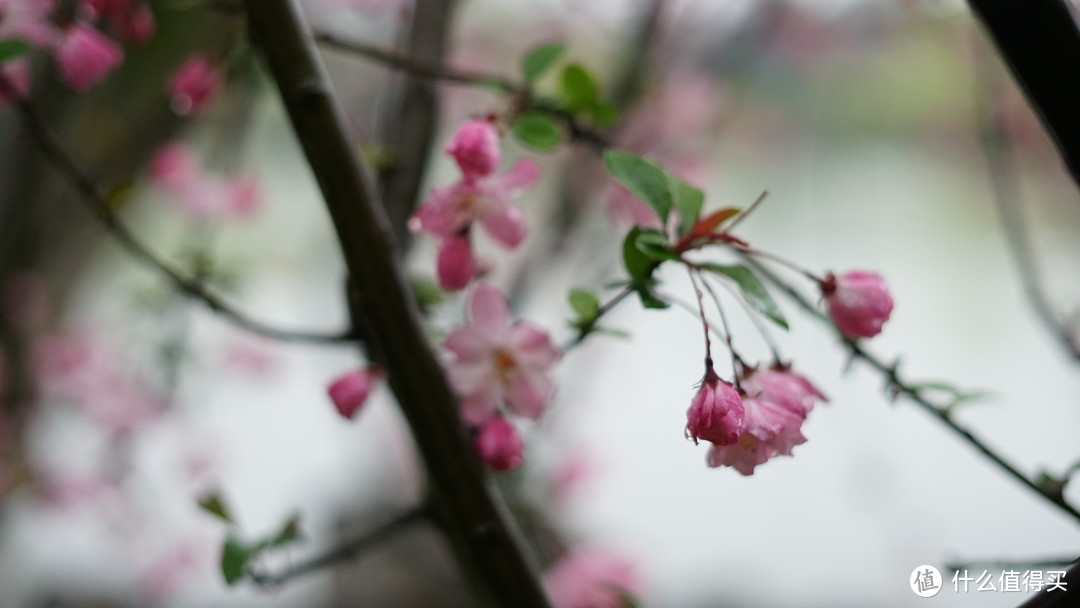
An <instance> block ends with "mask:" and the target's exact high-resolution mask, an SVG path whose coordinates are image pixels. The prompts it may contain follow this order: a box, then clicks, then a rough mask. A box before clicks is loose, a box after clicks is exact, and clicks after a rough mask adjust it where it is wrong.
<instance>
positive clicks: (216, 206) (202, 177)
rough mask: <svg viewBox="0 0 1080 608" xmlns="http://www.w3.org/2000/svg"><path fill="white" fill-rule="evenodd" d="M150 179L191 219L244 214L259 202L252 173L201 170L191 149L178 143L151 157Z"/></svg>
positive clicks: (163, 148) (236, 216)
mask: <svg viewBox="0 0 1080 608" xmlns="http://www.w3.org/2000/svg"><path fill="white" fill-rule="evenodd" d="M150 178H151V179H152V180H153V181H154V182H155V183H157V184H158V185H159V186H161V188H162V189H163V190H164V191H165V192H167V193H168V194H169V195H170V196H171V198H172V200H173V201H175V202H176V204H177V206H178V207H179V208H180V209H181V210H182V211H183V212H185V213H186V214H188V215H189V216H191V217H192V218H194V219H199V220H212V219H224V218H238V217H247V216H250V215H251V214H253V213H254V212H255V211H256V210H257V209H258V206H259V204H260V202H261V192H260V187H259V183H258V181H257V180H256V179H255V178H254V177H253V176H251V175H236V176H233V177H227V178H223V177H218V176H215V175H209V174H207V173H204V172H203V170H202V169H201V168H200V167H199V164H198V161H197V160H196V159H195V156H194V155H193V154H192V153H191V151H190V150H189V149H188V148H187V147H186V146H184V145H183V144H180V143H175V142H174V143H170V144H166V145H164V146H162V147H161V148H159V149H158V151H157V152H156V153H155V154H154V157H153V158H152V159H151V160H150Z"/></svg>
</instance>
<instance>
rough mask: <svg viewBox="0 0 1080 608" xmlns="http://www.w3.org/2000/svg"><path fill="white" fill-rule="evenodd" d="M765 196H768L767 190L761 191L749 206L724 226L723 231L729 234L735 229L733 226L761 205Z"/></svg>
mask: <svg viewBox="0 0 1080 608" xmlns="http://www.w3.org/2000/svg"><path fill="white" fill-rule="evenodd" d="M766 198H769V191H768V190H764V191H762V193H761V194H759V195H758V197H757V198H756V199H754V202H752V203H750V206H749V207H747V208H746V210H745V211H743V212H742V213H740V214H738V215H736V216H735V217H734V218H733V219H732V220H731V223H730V224H728V225H727V226H725V227H724V232H727V233H729V234H730V233H731V232H732V231H733V230H735V227H736V226H738V225H739V224H741V223H742V221H743V220H745V219H746V218H747V217H748V216H749V215H750V214H751V213H753V212H754V210H756V209H757V208H758V207H759V206H760V205H761V203H764V202H765V199H766Z"/></svg>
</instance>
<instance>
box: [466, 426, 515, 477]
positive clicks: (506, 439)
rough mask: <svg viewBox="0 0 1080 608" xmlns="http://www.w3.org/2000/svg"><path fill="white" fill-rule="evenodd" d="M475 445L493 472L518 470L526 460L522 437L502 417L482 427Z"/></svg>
mask: <svg viewBox="0 0 1080 608" xmlns="http://www.w3.org/2000/svg"><path fill="white" fill-rule="evenodd" d="M473 444H474V445H475V446H476V451H477V452H478V453H479V454H480V458H481V459H483V461H484V464H486V465H487V466H488V468H489V469H491V470H492V471H510V470H513V469H516V468H518V466H520V465H521V461H522V459H523V458H524V452H525V443H524V442H523V441H522V440H521V435H519V434H518V432H517V429H515V428H514V425H512V424H510V423H509V422H507V421H506V419H505V418H503V417H502V416H492V417H491V418H490V419H489V420H488V421H487V422H485V423H484V424H483V425H481V426H480V429H479V430H478V431H477V433H476V437H475V438H474V439H473Z"/></svg>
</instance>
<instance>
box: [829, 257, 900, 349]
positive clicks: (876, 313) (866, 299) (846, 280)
mask: <svg viewBox="0 0 1080 608" xmlns="http://www.w3.org/2000/svg"><path fill="white" fill-rule="evenodd" d="M821 290H822V293H823V294H824V296H825V304H826V308H827V309H828V312H829V316H830V317H832V320H833V322H834V323H836V327H837V329H839V330H840V333H842V334H844V335H845V336H847V337H849V338H872V337H874V336H876V335H878V334H879V333H881V326H882V325H884V324H885V321H888V320H889V315H890V314H891V313H892V309H893V299H892V296H891V295H889V290H888V289H886V287H885V281H884V279H882V278H881V275H879V274H877V273H875V272H864V271H858V270H854V271H851V272H847V273H844V274H842V275H840V276H839V277H837V276H835V275H833V274H832V273H829V275H828V276H827V277H825V280H824V281H823V282H822V284H821Z"/></svg>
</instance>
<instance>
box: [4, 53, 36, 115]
mask: <svg viewBox="0 0 1080 608" xmlns="http://www.w3.org/2000/svg"><path fill="white" fill-rule="evenodd" d="M0 74H3V75H4V78H5V79H6V80H7V84H9V85H11V89H13V90H11V91H9V90H8V87H0V105H6V104H9V103H11V102H13V101H15V100H16V99H23V98H25V97H26V96H27V95H29V94H30V64H28V63H27V62H26V60H25V59H15V60H13V61H8V62H7V63H5V64H4V65H0Z"/></svg>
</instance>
